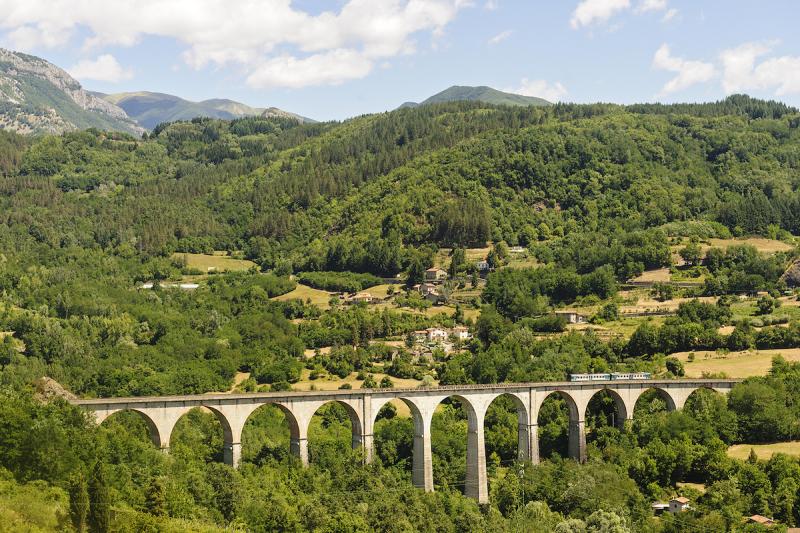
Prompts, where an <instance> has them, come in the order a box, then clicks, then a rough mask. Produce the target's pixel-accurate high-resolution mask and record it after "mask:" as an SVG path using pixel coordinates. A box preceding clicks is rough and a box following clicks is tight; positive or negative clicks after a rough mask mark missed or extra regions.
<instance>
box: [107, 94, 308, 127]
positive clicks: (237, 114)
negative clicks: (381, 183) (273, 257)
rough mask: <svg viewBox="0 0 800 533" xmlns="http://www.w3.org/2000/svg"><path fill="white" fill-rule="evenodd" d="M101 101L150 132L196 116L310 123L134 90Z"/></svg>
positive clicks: (231, 104)
mask: <svg viewBox="0 0 800 533" xmlns="http://www.w3.org/2000/svg"><path fill="white" fill-rule="evenodd" d="M97 94H100V95H101V98H103V99H104V100H106V101H107V102H110V103H113V104H115V105H117V106H119V107H120V108H122V109H123V110H124V111H125V112H126V113H127V114H128V116H129V117H131V118H132V119H133V120H135V121H136V122H137V123H138V124H139V125H141V126H142V127H144V128H147V129H148V130H152V129H153V128H155V127H156V126H157V125H158V124H161V123H164V122H174V121H177V120H191V119H193V118H197V117H210V118H219V119H223V120H232V119H236V118H242V117H248V116H267V117H278V116H279V117H284V118H295V119H297V120H299V121H300V122H314V121H313V120H311V119H309V118H307V117H303V116H301V115H297V114H295V113H291V112H289V111H284V110H282V109H278V108H277V107H267V108H263V107H252V106H249V105H247V104H243V103H241V102H237V101H235V100H230V99H227V98H211V99H208V100H201V101H199V102H193V101H191V100H186V99H185V98H181V97H180V96H176V95H173V94H168V93H160V92H152V91H135V92H123V93H114V94H103V93H97Z"/></svg>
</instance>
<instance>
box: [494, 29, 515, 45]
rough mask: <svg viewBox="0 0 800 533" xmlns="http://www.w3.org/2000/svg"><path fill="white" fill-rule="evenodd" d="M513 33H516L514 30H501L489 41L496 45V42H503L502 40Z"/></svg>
mask: <svg viewBox="0 0 800 533" xmlns="http://www.w3.org/2000/svg"><path fill="white" fill-rule="evenodd" d="M513 34H514V31H513V30H506V31H501V32H500V33H498V34H497V35H495V36H494V37H492V38H491V39H489V41H488V43H489V44H491V45H494V44H497V43H501V42H503V41H505V40H506V39H508V38H509V37H511V35H513Z"/></svg>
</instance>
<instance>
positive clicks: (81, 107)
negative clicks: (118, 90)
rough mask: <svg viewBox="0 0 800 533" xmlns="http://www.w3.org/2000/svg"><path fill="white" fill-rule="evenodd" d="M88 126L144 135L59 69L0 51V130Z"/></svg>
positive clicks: (123, 115) (41, 130) (114, 108)
mask: <svg viewBox="0 0 800 533" xmlns="http://www.w3.org/2000/svg"><path fill="white" fill-rule="evenodd" d="M90 127H96V128H100V129H106V130H118V131H125V132H128V133H133V134H137V135H138V134H141V133H142V132H143V131H144V130H143V129H142V128H141V127H139V126H138V125H137V124H135V123H134V122H133V121H132V120H130V118H129V117H128V115H127V114H126V113H125V111H123V110H122V109H120V108H119V107H117V106H116V105H114V104H113V103H111V102H108V101H106V100H103V99H101V98H99V97H97V96H96V95H95V94H93V93H91V92H89V91H86V90H85V89H83V87H81V84H80V83H78V81H77V80H75V79H74V78H73V77H72V76H70V75H69V74H68V73H67V72H66V71H64V70H63V69H61V68H59V67H57V66H55V65H53V64H52V63H50V62H48V61H46V60H44V59H42V58H39V57H36V56H32V55H28V54H23V53H20V52H14V51H11V50H6V49H4V48H0V129H8V130H12V131H16V132H18V133H23V134H31V133H62V132H64V131H70V130H75V129H83V128H90Z"/></svg>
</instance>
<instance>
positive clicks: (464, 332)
mask: <svg viewBox="0 0 800 533" xmlns="http://www.w3.org/2000/svg"><path fill="white" fill-rule="evenodd" d="M450 334H451V335H452V336H453V337H455V338H456V340H460V341H466V340H469V339H471V338H472V335H471V334H470V332H469V328H467V327H465V326H456V327H454V328H453V329H451V330H450Z"/></svg>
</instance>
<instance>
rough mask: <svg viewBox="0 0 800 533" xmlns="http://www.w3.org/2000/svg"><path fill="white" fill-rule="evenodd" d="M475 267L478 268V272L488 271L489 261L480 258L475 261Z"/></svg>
mask: <svg viewBox="0 0 800 533" xmlns="http://www.w3.org/2000/svg"><path fill="white" fill-rule="evenodd" d="M475 268H477V269H478V272H488V271H489V262H488V261H486V260H485V259H481V260H480V261H475Z"/></svg>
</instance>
